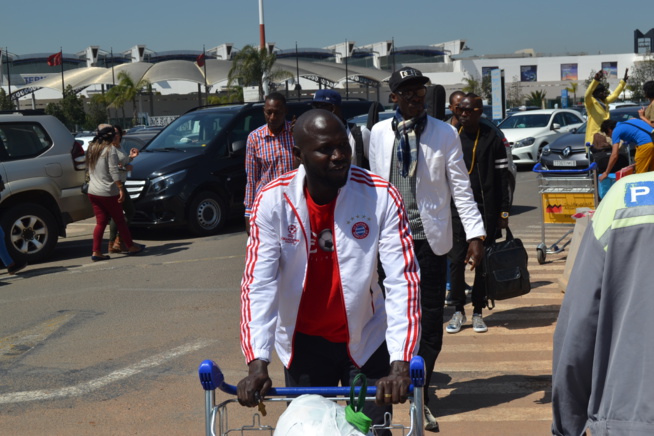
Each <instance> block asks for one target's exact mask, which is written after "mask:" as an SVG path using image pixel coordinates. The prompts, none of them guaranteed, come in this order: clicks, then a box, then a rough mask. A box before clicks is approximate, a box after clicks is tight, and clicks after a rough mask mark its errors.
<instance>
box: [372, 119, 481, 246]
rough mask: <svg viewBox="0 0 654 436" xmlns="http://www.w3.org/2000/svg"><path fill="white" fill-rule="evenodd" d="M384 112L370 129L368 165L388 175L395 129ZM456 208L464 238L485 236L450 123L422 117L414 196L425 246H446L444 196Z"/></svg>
mask: <svg viewBox="0 0 654 436" xmlns="http://www.w3.org/2000/svg"><path fill="white" fill-rule="evenodd" d="M392 121H393V119H392V118H389V119H386V120H383V121H380V122H378V123H377V124H375V125H374V126H373V127H372V132H371V133H370V149H369V160H370V170H371V171H372V172H373V173H376V174H379V175H380V176H382V177H383V178H385V179H386V180H388V179H389V177H390V175H391V162H392V154H393V145H394V142H395V132H393V129H392V126H391V123H392ZM452 198H454V204H455V205H456V208H457V210H458V212H459V215H460V217H461V221H462V222H463V228H464V229H465V232H466V238H467V239H468V240H470V239H472V238H476V237H481V236H486V231H485V230H484V222H483V220H482V217H481V214H480V213H479V209H478V208H477V203H476V202H475V199H474V197H473V194H472V189H471V188H470V178H469V177H468V170H467V169H466V165H465V162H464V161H463V151H462V150H461V140H460V139H459V135H458V133H457V131H456V129H455V128H454V127H453V126H451V125H450V124H447V123H444V122H442V121H439V120H437V119H436V118H432V117H429V116H428V117H427V125H426V126H425V130H424V131H423V132H422V134H421V135H420V146H419V147H418V167H417V169H416V201H417V203H418V210H419V212H420V219H421V220H422V226H423V228H424V230H425V236H426V237H427V241H428V242H429V246H430V247H431V249H432V250H433V251H434V253H435V254H437V255H444V254H447V253H448V252H449V251H450V249H451V248H452V213H451V211H450V201H451V199H452Z"/></svg>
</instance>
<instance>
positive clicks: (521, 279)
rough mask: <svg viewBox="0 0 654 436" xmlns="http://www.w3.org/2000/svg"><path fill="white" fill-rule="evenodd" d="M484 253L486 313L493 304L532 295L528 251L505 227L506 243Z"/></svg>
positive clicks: (502, 242) (503, 242)
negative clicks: (496, 301)
mask: <svg viewBox="0 0 654 436" xmlns="http://www.w3.org/2000/svg"><path fill="white" fill-rule="evenodd" d="M484 251H485V252H484V264H483V275H484V278H485V281H486V293H487V294H486V298H487V299H488V308H489V309H492V308H494V307H495V300H507V299H509V298H514V297H520V296H521V295H525V294H528V293H529V291H531V282H530V281H529V270H528V269H527V260H528V258H529V256H528V255H527V250H525V247H524V245H522V241H521V240H520V239H517V238H514V237H513V233H511V230H510V229H509V228H508V227H507V229H506V240H504V241H501V242H497V241H496V242H494V243H493V244H492V245H491V246H489V247H486V248H485V250H484Z"/></svg>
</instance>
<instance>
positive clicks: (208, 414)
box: [198, 356, 425, 435]
mask: <svg viewBox="0 0 654 436" xmlns="http://www.w3.org/2000/svg"><path fill="white" fill-rule="evenodd" d="M198 374H199V376H200V384H202V388H203V389H204V391H205V429H206V434H207V435H211V434H214V433H213V421H214V420H213V419H212V415H213V409H214V406H215V392H216V389H219V390H221V391H223V392H225V393H226V394H229V395H236V386H234V385H230V384H228V383H226V382H225V376H224V375H223V373H222V371H221V370H220V368H219V367H218V365H217V364H216V362H214V361H213V360H211V359H207V360H205V361H203V362H202V363H201V364H200V367H199V368H198ZM409 376H410V377H411V385H410V386H409V393H412V394H413V411H412V415H413V416H412V420H414V421H415V424H416V425H415V428H416V429H420V430H421V429H422V428H423V418H424V412H423V408H424V401H423V393H422V390H423V388H424V385H425V361H424V359H423V358H422V357H420V356H415V357H413V358H412V359H411V362H410V364H409ZM359 391H360V387H358V386H357V387H355V395H358V394H359ZM376 393H377V387H376V386H370V387H368V390H367V395H369V396H371V397H372V396H374V395H376ZM304 394H315V395H323V396H343V397H347V396H349V395H350V388H349V387H327V386H325V387H296V388H281V387H280V388H270V389H269V390H268V393H267V395H268V396H280V397H286V398H292V397H298V396H300V395H304Z"/></svg>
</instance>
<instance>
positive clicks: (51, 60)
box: [48, 52, 62, 67]
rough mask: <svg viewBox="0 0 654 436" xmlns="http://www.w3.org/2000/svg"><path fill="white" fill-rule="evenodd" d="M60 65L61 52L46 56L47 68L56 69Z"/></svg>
mask: <svg viewBox="0 0 654 436" xmlns="http://www.w3.org/2000/svg"><path fill="white" fill-rule="evenodd" d="M61 64H62V62H61V52H59V53H55V54H53V55H50V56H48V66H50V67H56V66H57V65H61Z"/></svg>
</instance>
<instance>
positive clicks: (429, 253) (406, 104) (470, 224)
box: [369, 67, 486, 432]
mask: <svg viewBox="0 0 654 436" xmlns="http://www.w3.org/2000/svg"><path fill="white" fill-rule="evenodd" d="M427 82H429V79H428V78H427V77H424V76H423V75H422V73H421V72H420V71H418V70H416V69H415V68H408V67H407V68H402V69H401V70H398V71H396V72H394V73H393V74H392V75H391V78H390V79H389V81H388V84H389V86H390V88H391V100H392V101H393V102H394V103H395V104H396V105H397V111H396V113H395V116H394V117H393V118H390V119H388V120H384V121H381V122H379V123H377V124H375V126H374V127H373V128H372V132H371V133H370V150H369V156H370V170H371V171H372V172H374V173H377V174H378V175H380V176H382V177H384V178H386V179H387V180H388V181H390V182H391V183H392V184H393V185H395V186H396V187H397V188H398V190H399V191H400V193H401V194H402V197H403V199H404V204H405V207H406V210H407V214H408V216H409V226H410V228H411V233H412V234H413V239H414V250H415V256H416V258H417V260H418V264H419V265H420V272H421V294H420V295H421V302H422V337H421V339H420V350H419V352H418V354H419V355H420V356H422V357H423V358H424V359H425V365H426V368H425V369H426V374H425V375H426V386H429V382H430V379H431V375H432V372H433V371H434V365H435V363H436V358H437V357H438V354H439V352H440V350H441V347H442V345H443V308H444V304H445V280H446V274H447V269H446V268H447V253H448V252H449V251H450V248H452V216H451V212H450V201H451V200H452V199H454V204H455V205H456V209H457V211H458V212H459V216H460V217H461V222H462V223H463V227H464V229H465V233H466V238H467V240H468V242H469V248H468V251H467V253H466V259H465V260H466V262H472V266H477V265H481V260H482V255H483V240H484V239H485V237H486V232H485V231H484V223H483V221H482V219H481V215H480V214H479V209H477V204H476V203H475V200H474V197H473V195H472V190H471V188H470V179H469V177H468V170H467V169H466V165H465V163H464V161H463V152H462V150H461V141H460V140H459V135H458V134H457V131H456V129H455V128H454V127H453V126H451V125H448V124H446V123H444V122H442V121H439V120H437V119H435V118H432V117H429V116H427V114H426V112H425V95H426V94H427V88H426V87H425V85H426V84H427ZM427 391H428V390H427V389H425V422H426V426H425V429H426V430H429V431H434V432H436V431H438V423H437V422H436V420H435V419H434V417H433V416H432V414H431V412H430V410H429V409H428V408H427V406H426V405H427V403H428V401H429V398H428V395H427Z"/></svg>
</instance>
